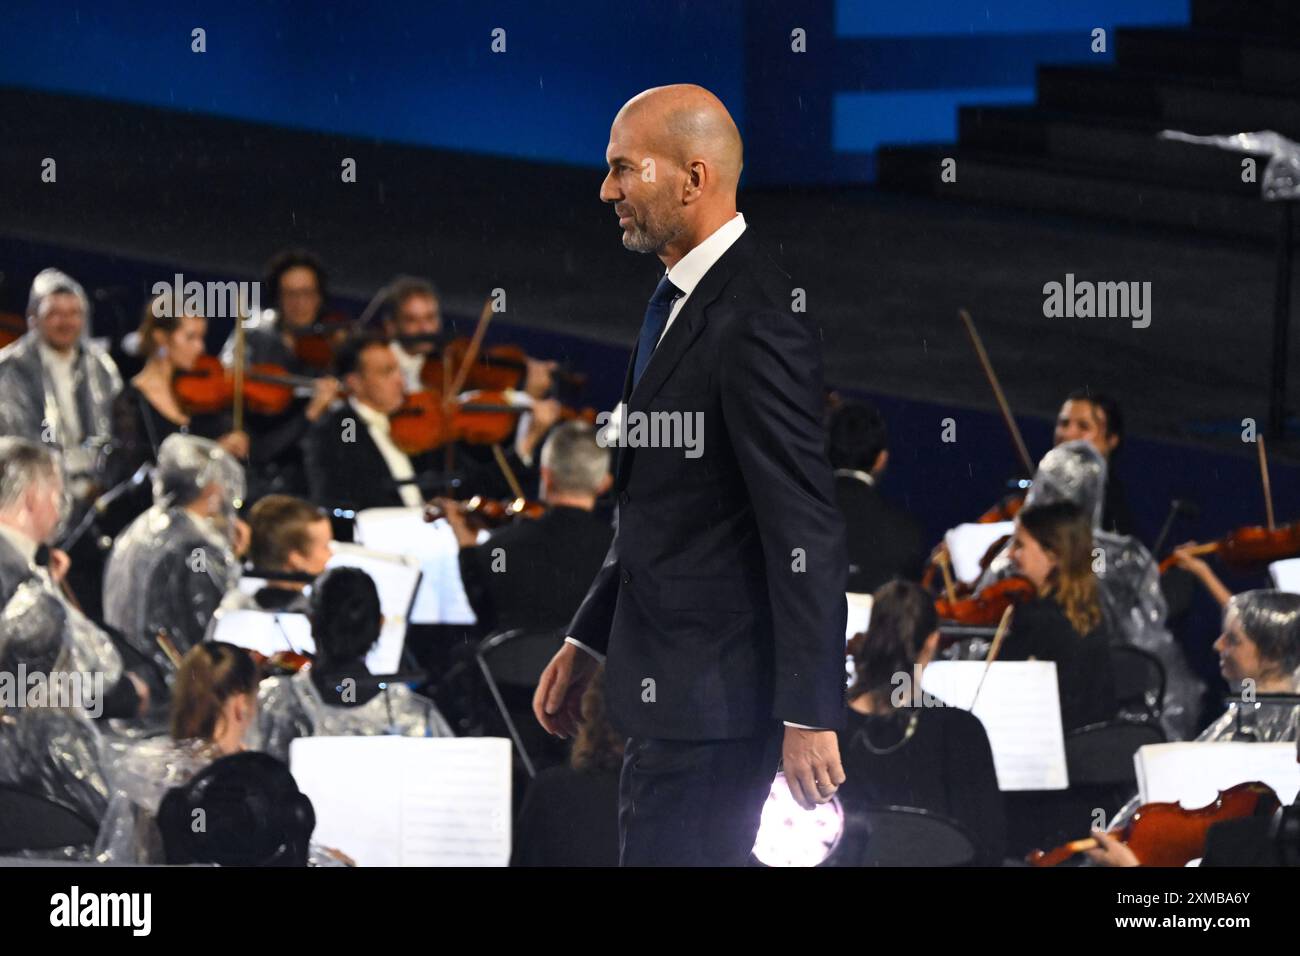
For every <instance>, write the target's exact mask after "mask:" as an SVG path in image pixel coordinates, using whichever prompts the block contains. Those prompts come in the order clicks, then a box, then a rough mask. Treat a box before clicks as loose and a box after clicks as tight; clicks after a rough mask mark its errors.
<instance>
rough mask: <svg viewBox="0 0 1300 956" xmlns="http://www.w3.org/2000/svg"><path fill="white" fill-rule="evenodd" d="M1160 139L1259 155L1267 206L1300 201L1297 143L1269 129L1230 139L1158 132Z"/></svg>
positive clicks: (1299, 155)
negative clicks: (1264, 160)
mask: <svg viewBox="0 0 1300 956" xmlns="http://www.w3.org/2000/svg"><path fill="white" fill-rule="evenodd" d="M1160 138H1161V139H1172V140H1177V141H1178V142H1182V143H1194V144H1196V145H1198V146H1214V147H1217V148H1218V149H1226V150H1228V151H1230V152H1234V153H1263V154H1265V155H1267V156H1268V162H1267V163H1266V164H1265V166H1264V177H1263V178H1262V179H1261V180H1260V183H1259V191H1260V195H1261V196H1263V198H1264V199H1265V200H1266V201H1268V202H1277V201H1279V200H1287V199H1297V198H1300V143H1297V142H1296V141H1295V140H1291V139H1287V138H1286V137H1285V136H1282V135H1280V134H1278V133H1275V132H1273V131H1272V130H1271V129H1264V130H1259V131H1258V132H1254V133H1234V134H1233V135H1231V136H1193V135H1191V134H1190V133H1184V132H1181V131H1179V130H1174V129H1167V130H1164V131H1163V132H1161V134H1160Z"/></svg>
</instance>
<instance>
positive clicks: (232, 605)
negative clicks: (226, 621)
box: [217, 495, 334, 616]
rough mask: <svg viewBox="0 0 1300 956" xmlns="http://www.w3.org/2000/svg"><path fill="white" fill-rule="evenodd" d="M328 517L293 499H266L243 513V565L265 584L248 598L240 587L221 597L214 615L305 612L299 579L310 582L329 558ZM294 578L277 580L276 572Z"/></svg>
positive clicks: (302, 582)
mask: <svg viewBox="0 0 1300 956" xmlns="http://www.w3.org/2000/svg"><path fill="white" fill-rule="evenodd" d="M332 537H333V530H332V528H331V525H330V519H329V515H327V514H326V513H325V512H324V511H322V510H321V509H320V508H318V507H317V506H316V505H313V504H312V503H311V502H309V501H304V500H303V499H301V498H294V497H293V496H292V495H267V496H266V497H265V498H262V499H261V500H260V501H258V502H257V504H255V505H253V507H252V508H250V509H249V512H248V540H249V544H248V561H249V564H250V565H251V566H252V570H253V571H255V572H257V573H259V574H264V575H266V584H265V585H263V586H262V587H260V588H258V589H257V590H256V591H255V592H253V593H252V594H246V593H245V592H244V591H242V590H241V589H239V588H232V589H231V590H230V591H228V592H227V593H226V597H225V598H224V599H223V600H222V602H221V607H220V608H219V609H218V610H217V615H218V616H220V615H221V614H223V613H225V612H226V611H232V610H261V611H288V612H290V613H296V614H305V613H306V612H307V598H306V596H305V595H304V593H303V592H304V590H305V589H306V587H307V584H306V582H305V581H303V580H302V577H301V576H303V575H307V576H310V577H312V578H315V577H317V576H319V575H320V574H321V573H323V572H324V570H325V567H326V565H328V564H329V560H330V558H331V557H332V556H333V553H334V549H333V541H332ZM277 571H279V572H285V573H287V574H290V575H293V577H286V578H277V577H275V572H277Z"/></svg>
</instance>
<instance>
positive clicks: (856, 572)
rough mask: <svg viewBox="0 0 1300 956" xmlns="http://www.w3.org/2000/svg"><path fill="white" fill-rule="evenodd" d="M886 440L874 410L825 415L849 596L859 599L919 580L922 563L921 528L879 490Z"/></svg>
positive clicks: (854, 406)
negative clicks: (893, 582) (898, 581)
mask: <svg viewBox="0 0 1300 956" xmlns="http://www.w3.org/2000/svg"><path fill="white" fill-rule="evenodd" d="M887 438H888V435H887V431H886V428H885V420H884V418H883V417H882V416H881V414H880V411H879V410H878V409H877V408H876V407H875V406H874V405H871V404H869V403H867V402H840V403H838V404H837V405H836V406H835V407H834V408H833V409H832V410H831V411H830V413H829V419H828V425H827V442H826V449H827V454H828V456H829V457H830V461H831V467H832V468H833V469H835V501H836V504H838V505H839V508H840V511H841V513H843V515H844V522H845V526H846V528H847V534H848V544H849V590H850V591H854V592H858V593H862V594H870V593H871V592H872V591H874V590H875V589H876V588H878V587H880V586H881V585H882V584H884V583H885V582H886V581H888V580H890V579H891V578H894V577H903V578H907V579H908V580H912V581H916V580H919V579H920V577H921V570H922V566H923V565H924V563H925V544H924V539H923V537H922V533H921V527H920V525H919V524H917V522H916V520H915V519H913V518H912V516H911V515H909V514H908V513H907V512H906V511H904V510H903V509H902V508H899V507H898V506H897V505H895V504H893V503H892V502H890V501H888V500H886V499H885V498H884V497H883V496H882V495H881V493H880V490H879V488H878V487H877V483H878V482H879V481H880V478H881V476H882V475H883V474H884V471H885V466H886V464H887V463H888V462H889V448H888V447H887Z"/></svg>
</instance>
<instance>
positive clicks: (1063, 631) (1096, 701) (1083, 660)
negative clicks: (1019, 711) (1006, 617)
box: [998, 598, 1119, 732]
mask: <svg viewBox="0 0 1300 956" xmlns="http://www.w3.org/2000/svg"><path fill="white" fill-rule="evenodd" d="M1031 657H1032V658H1034V659H1035V660H1040V661H1055V662H1056V681H1057V685H1058V687H1059V692H1060V697H1061V723H1062V725H1063V726H1064V728H1065V730H1066V731H1067V732H1069V731H1071V730H1074V729H1076V728H1078V727H1083V726H1085V725H1087V724H1095V723H1100V722H1102V721H1105V720H1110V719H1111V718H1113V717H1114V716H1115V714H1116V712H1117V711H1118V709H1119V705H1118V704H1117V703H1116V701H1115V672H1114V667H1113V664H1112V662H1111V656H1110V634H1109V633H1108V632H1107V630H1106V628H1105V625H1098V626H1097V627H1095V628H1093V629H1092V630H1091V631H1089V632H1088V633H1087V634H1085V635H1083V636H1080V635H1079V632H1078V631H1076V630H1075V629H1074V627H1073V625H1071V624H1070V621H1069V619H1068V618H1066V616H1065V612H1064V611H1062V610H1061V607H1060V605H1059V604H1057V603H1056V602H1055V601H1054V600H1052V599H1051V598H1036V599H1035V600H1033V601H1029V602H1027V603H1025V604H1022V605H1020V606H1019V607H1017V608H1016V610H1015V616H1014V617H1013V618H1012V621H1011V630H1010V631H1009V632H1008V633H1007V637H1006V641H1005V642H1004V643H1003V645H1002V651H1001V653H1000V654H999V655H998V660H1003V661H1024V660H1028V659H1029V658H1031Z"/></svg>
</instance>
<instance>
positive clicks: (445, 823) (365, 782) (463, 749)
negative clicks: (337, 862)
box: [289, 737, 511, 866]
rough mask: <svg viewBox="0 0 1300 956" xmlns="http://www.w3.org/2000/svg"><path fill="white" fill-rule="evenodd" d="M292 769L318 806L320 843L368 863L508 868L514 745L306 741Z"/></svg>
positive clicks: (294, 754)
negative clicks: (511, 761)
mask: <svg viewBox="0 0 1300 956" xmlns="http://www.w3.org/2000/svg"><path fill="white" fill-rule="evenodd" d="M289 767H290V769H291V770H292V772H293V775H294V779H295V780H297V782H298V786H299V788H300V789H301V790H302V791H303V793H305V794H307V796H308V797H310V798H311V801H312V806H313V807H314V809H315V811H316V831H315V833H314V835H313V839H314V840H315V841H316V842H317V843H319V844H323V845H325V846H330V847H335V848H337V849H339V850H342V851H343V852H344V853H346V854H348V855H349V856H351V857H352V858H353V859H355V860H356V861H357V864H358V865H360V866H506V865H508V864H509V862H510V841H511V835H510V819H511V812H510V792H511V791H510V741H509V740H506V739H504V738H501V737H459V738H456V737H440V738H421V737H303V738H299V739H297V740H295V741H293V743H292V744H290V746H289Z"/></svg>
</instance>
